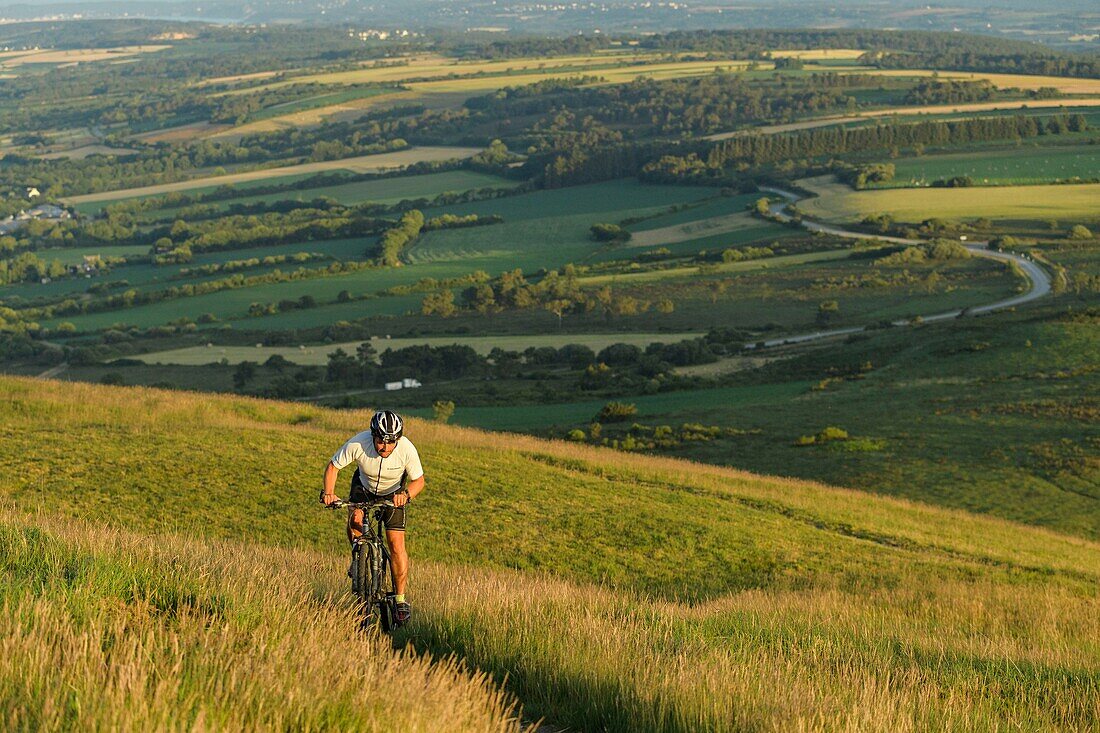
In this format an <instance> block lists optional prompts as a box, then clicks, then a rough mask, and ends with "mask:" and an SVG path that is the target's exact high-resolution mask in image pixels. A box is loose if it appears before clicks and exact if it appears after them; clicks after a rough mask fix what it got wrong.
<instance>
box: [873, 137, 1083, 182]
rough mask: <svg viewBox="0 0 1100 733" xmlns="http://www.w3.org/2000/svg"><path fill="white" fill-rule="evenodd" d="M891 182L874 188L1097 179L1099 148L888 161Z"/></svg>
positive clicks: (1032, 149) (1031, 149) (1034, 149)
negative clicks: (953, 181)
mask: <svg viewBox="0 0 1100 733" xmlns="http://www.w3.org/2000/svg"><path fill="white" fill-rule="evenodd" d="M890 162H891V163H892V164H893V165H894V166H895V168H896V173H895V176H894V180H893V181H891V182H890V183H887V184H883V185H878V186H875V187H874V188H906V187H913V186H927V185H929V184H931V183H932V182H933V181H936V180H947V179H949V178H952V177H954V176H970V177H971V178H972V179H973V180H974V185H976V186H985V185H990V186H1011V185H1025V184H1036V183H1051V182H1054V181H1059V180H1065V179H1070V178H1082V179H1092V178H1097V177H1100V148H1098V147H1097V146H1095V145H1077V146H1067V147H1046V146H1044V147H1030V146H1028V147H1023V148H1019V149H1010V150H998V151H983V152H980V153H956V154H952V155H931V156H924V157H919V158H900V159H898V160H893V161H890Z"/></svg>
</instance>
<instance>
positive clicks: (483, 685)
mask: <svg viewBox="0 0 1100 733" xmlns="http://www.w3.org/2000/svg"><path fill="white" fill-rule="evenodd" d="M0 563H2V565H3V578H2V579H0V604H2V607H0V728H3V729H4V730H12V731H18V730H25V731H31V730H35V731H37V730H72V731H87V730H131V731H139V730H140V731H173V730H181V731H183V730H186V731H206V730H217V731H233V730H239V731H256V730H298V731H320V730H374V731H395V730H402V731H425V732H427V731H448V732H449V731H467V730H468V731H487V732H490V731H491V732H492V733H504V732H505V731H509V732H511V731H519V730H521V729H522V728H523V727H524V726H523V725H522V724H521V723H520V721H519V714H518V708H517V707H516V704H515V701H514V698H513V697H512V696H511V695H509V694H506V693H504V692H503V691H502V690H501V689H500V687H499V686H497V685H496V684H494V683H493V682H492V681H491V680H490V679H489V678H488V677H487V676H486V675H485V674H482V673H477V672H471V671H469V670H468V669H467V668H466V667H465V666H464V665H463V664H461V663H460V662H458V661H456V660H454V659H453V658H442V659H439V660H434V659H432V658H431V657H430V656H427V655H417V654H415V653H413V652H412V651H411V650H410V651H409V652H406V653H395V652H394V651H393V649H392V647H391V646H390V645H389V644H388V643H386V642H384V641H381V640H379V639H378V638H377V637H376V636H373V635H365V634H362V633H359V632H358V631H357V625H356V609H355V608H354V606H353V605H352V604H351V602H350V599H349V598H348V597H347V596H345V595H344V594H343V592H342V585H343V584H342V583H341V582H340V581H341V580H342V579H343V578H342V572H343V567H344V566H343V565H342V562H341V560H340V559H339V558H335V557H328V558H325V557H322V556H320V555H318V554H316V553H306V552H294V551H289V550H273V549H269V548H264V547H262V546H249V545H244V544H234V543H215V544H212V545H209V546H203V545H198V544H196V543H193V542H188V541H185V540H182V539H180V538H178V537H168V536H164V537H143V536H139V535H135V534H131V533H126V532H119V531H111V530H103V529H97V528H93V527H91V526H88V525H81V524H76V525H74V526H73V527H71V528H69V529H67V530H65V529H63V528H61V527H59V526H58V525H57V524H56V523H55V522H49V523H47V522H46V521H44V520H41V519H39V520H33V519H31V520H28V519H23V518H20V517H18V516H16V515H14V514H13V513H11V512H10V511H9V510H5V511H3V513H2V516H0Z"/></svg>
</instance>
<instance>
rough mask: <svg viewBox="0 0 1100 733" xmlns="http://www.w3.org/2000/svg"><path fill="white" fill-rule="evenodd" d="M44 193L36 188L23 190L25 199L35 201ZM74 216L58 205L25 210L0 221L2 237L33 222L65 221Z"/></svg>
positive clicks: (46, 205) (42, 205) (30, 187)
mask: <svg viewBox="0 0 1100 733" xmlns="http://www.w3.org/2000/svg"><path fill="white" fill-rule="evenodd" d="M41 196H42V193H41V192H40V191H39V190H38V189H37V188H35V187H34V186H28V187H27V188H25V189H23V197H24V198H26V199H28V200H31V201H33V200H34V199H36V198H40V197H41ZM72 218H73V214H72V212H71V211H69V210H68V209H66V208H64V207H62V206H58V205H56V204H38V205H37V206H33V207H31V208H29V209H24V210H23V211H20V212H19V213H18V214H11V215H9V216H8V217H7V218H6V219H3V220H0V236H3V235H5V234H11V233H13V232H17V231H19V230H20V229H22V228H23V227H25V226H26V225H27V224H28V222H32V221H65V220H66V219H72Z"/></svg>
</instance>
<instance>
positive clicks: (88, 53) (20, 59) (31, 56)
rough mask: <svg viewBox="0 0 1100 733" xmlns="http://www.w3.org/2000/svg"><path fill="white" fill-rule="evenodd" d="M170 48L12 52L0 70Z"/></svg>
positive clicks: (107, 58)
mask: <svg viewBox="0 0 1100 733" xmlns="http://www.w3.org/2000/svg"><path fill="white" fill-rule="evenodd" d="M166 48H171V46H166V45H148V46H119V47H117V48H74V49H66V50H61V51H58V50H51V49H41V50H37V51H12V52H10V53H5V54H4V55H3V56H2V57H0V68H11V67H18V66H22V65H23V64H77V63H80V64H86V63H91V62H93V61H114V60H117V59H124V58H129V57H132V56H136V55H138V54H142V53H155V52H156V51H163V50H165V49H166Z"/></svg>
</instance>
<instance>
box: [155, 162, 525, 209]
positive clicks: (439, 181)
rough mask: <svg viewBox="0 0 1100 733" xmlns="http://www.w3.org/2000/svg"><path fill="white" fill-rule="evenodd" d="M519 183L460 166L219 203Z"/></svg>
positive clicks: (368, 196) (360, 198)
mask: <svg viewBox="0 0 1100 733" xmlns="http://www.w3.org/2000/svg"><path fill="white" fill-rule="evenodd" d="M278 182H282V181H278ZM264 183H272V181H265V182H264ZM518 183H519V182H518V181H510V180H508V179H507V178H501V177H500V176H494V175H490V174H488V173H478V172H476V171H465V170H457V171H446V172H443V173H429V174H426V175H416V176H397V177H394V178H383V179H378V180H373V181H358V182H356V183H345V184H339V185H334V186H320V187H318V188H303V189H296V190H293V191H284V192H281V193H271V194H265V195H262V196H242V197H240V198H233V199H227V200H225V201H219V202H217V205H218V206H220V207H221V208H222V209H228V208H229V207H230V206H232V205H234V204H252V203H257V202H261V201H262V202H271V201H312V200H313V199H316V198H322V197H325V198H331V199H335V200H336V201H338V202H339V203H341V204H345V205H348V206H352V205H355V204H361V203H364V202H366V201H371V202H374V203H378V204H396V203H399V202H401V201H404V200H406V199H420V198H426V199H431V198H435V197H436V196H438V195H439V194H441V193H447V192H449V191H450V192H462V191H469V190H471V189H477V188H497V189H504V188H514V187H515V186H517V185H518ZM242 188H243V186H242ZM168 211H171V209H157V210H156V211H155V212H150V213H149V214H147V215H145V216H156V215H157V212H168ZM162 215H163V214H162Z"/></svg>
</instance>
